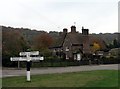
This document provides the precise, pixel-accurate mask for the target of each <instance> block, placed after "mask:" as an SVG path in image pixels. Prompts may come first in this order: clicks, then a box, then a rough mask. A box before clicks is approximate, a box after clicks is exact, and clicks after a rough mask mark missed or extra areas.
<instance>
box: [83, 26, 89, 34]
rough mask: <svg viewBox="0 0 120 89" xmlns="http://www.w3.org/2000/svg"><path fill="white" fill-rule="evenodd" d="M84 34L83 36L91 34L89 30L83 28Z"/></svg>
mask: <svg viewBox="0 0 120 89" xmlns="http://www.w3.org/2000/svg"><path fill="white" fill-rule="evenodd" d="M82 34H83V35H88V34H89V29H84V27H82Z"/></svg>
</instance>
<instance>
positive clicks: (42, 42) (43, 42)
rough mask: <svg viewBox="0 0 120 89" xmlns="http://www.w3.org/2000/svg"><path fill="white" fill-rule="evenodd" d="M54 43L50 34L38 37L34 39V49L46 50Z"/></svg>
mask: <svg viewBox="0 0 120 89" xmlns="http://www.w3.org/2000/svg"><path fill="white" fill-rule="evenodd" d="M52 43H53V39H52V37H51V36H50V35H49V34H48V33H43V34H41V35H37V36H36V37H35V38H34V45H33V47H34V49H37V50H44V49H47V48H49V47H50V46H51V44H52Z"/></svg>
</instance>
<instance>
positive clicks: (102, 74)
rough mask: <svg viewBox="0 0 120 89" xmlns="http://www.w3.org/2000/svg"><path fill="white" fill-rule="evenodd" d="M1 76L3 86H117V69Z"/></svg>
mask: <svg viewBox="0 0 120 89" xmlns="http://www.w3.org/2000/svg"><path fill="white" fill-rule="evenodd" d="M31 80H32V81H31V82H26V76H21V77H9V78H3V81H2V83H3V87H117V86H118V71H117V70H97V71H86V72H74V73H62V74H42V75H33V76H31Z"/></svg>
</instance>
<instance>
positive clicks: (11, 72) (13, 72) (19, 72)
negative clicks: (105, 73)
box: [0, 64, 118, 77]
mask: <svg viewBox="0 0 120 89" xmlns="http://www.w3.org/2000/svg"><path fill="white" fill-rule="evenodd" d="M92 70H118V64H111V65H86V66H71V67H47V68H31V75H36V74H52V73H65V72H78V71H92ZM11 76H26V69H25V68H22V69H16V68H3V69H2V76H0V77H11Z"/></svg>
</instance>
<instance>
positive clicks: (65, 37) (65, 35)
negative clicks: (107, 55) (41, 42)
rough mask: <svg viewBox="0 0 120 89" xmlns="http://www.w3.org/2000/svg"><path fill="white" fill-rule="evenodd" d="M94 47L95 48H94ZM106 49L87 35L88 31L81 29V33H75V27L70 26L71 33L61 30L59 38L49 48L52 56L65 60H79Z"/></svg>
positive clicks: (97, 39)
mask: <svg viewBox="0 0 120 89" xmlns="http://www.w3.org/2000/svg"><path fill="white" fill-rule="evenodd" d="M95 44H97V45H96V47H94V46H95ZM104 49H106V45H105V42H104V41H103V40H101V39H100V38H95V37H92V36H90V35H89V29H84V27H82V33H79V32H77V31H76V27H75V26H71V32H68V29H66V28H65V29H63V32H62V33H60V35H59V38H58V39H57V40H56V42H55V43H54V44H53V46H52V47H51V50H52V52H53V55H57V56H59V57H61V58H64V59H66V60H69V59H71V60H81V59H82V57H83V55H84V56H85V55H86V56H87V55H93V54H95V52H96V51H102V50H104Z"/></svg>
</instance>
